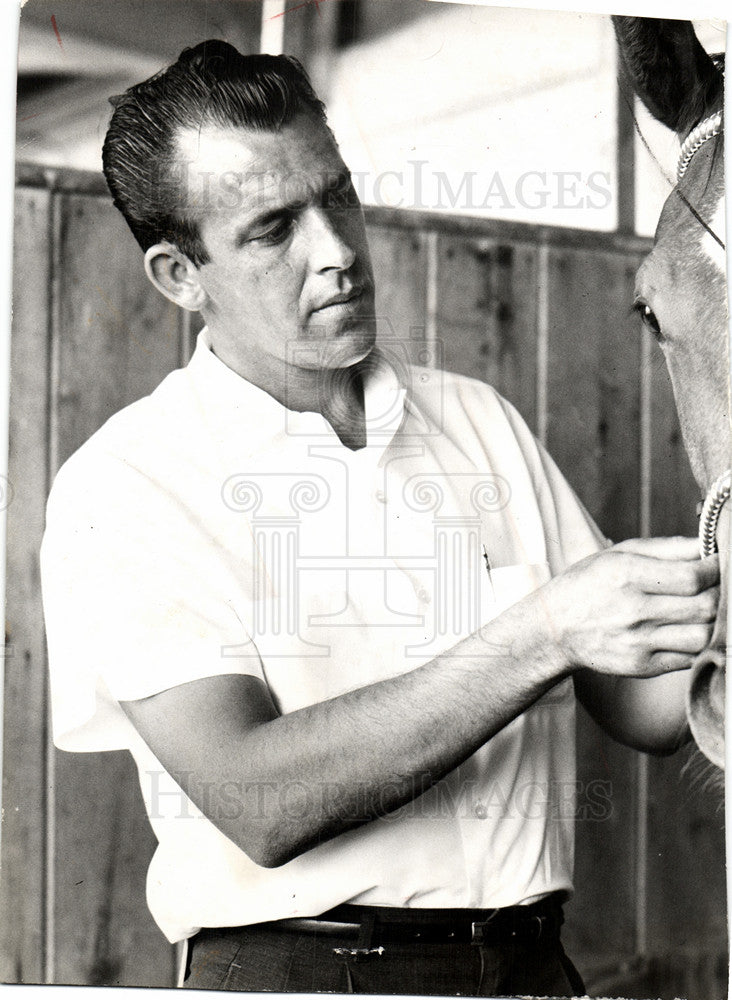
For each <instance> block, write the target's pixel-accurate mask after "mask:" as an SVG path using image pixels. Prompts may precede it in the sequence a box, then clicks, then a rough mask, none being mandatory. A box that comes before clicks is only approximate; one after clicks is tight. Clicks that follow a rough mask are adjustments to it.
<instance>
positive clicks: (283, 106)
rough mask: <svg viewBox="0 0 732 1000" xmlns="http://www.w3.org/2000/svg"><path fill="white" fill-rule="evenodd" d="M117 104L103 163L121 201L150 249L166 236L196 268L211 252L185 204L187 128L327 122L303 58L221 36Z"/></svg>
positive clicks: (114, 100) (189, 52) (114, 194)
mask: <svg viewBox="0 0 732 1000" xmlns="http://www.w3.org/2000/svg"><path fill="white" fill-rule="evenodd" d="M110 103H111V104H112V105H113V107H114V113H113V114H112V119H111V122H110V125H109V129H108V131H107V135H106V138H105V140H104V148H103V150H102V164H103V167H104V176H105V177H106V179H107V184H108V186H109V190H110V191H111V192H112V198H113V200H114V204H115V205H116V207H117V208H118V209H119V210H120V212H121V213H122V215H123V216H124V217H125V219H126V221H127V224H128V225H129V227H130V229H131V230H132V233H133V235H134V237H135V239H136V240H137V242H138V243H139V244H140V246H141V247H142V249H143V251H145V250H147V249H148V248H149V247H151V246H153V245H154V244H155V243H159V242H160V241H161V240H167V241H168V242H170V243H172V244H173V245H174V246H177V247H178V249H179V250H180V251H181V252H182V253H184V254H185V255H186V256H187V257H188V258H189V260H190V261H192V263H193V264H195V265H196V266H197V267H199V266H200V265H201V264H205V263H207V261H208V260H209V257H208V253H207V251H206V247H205V245H204V243H203V240H202V239H201V235H200V232H199V228H198V223H197V220H196V219H195V217H193V215H192V213H190V212H188V211H187V206H186V202H185V198H186V185H185V184H184V183H183V182H182V176H181V175H182V174H183V172H184V171H185V164H183V163H181V162H179V157H178V152H177V150H176V140H177V137H178V135H179V134H180V132H181V130H183V129H186V128H195V129H200V128H201V127H202V126H203V125H219V126H221V127H224V128H226V127H231V126H234V127H241V128H247V129H254V130H256V131H277V130H278V129H280V128H282V126H283V125H286V124H287V123H288V122H289V121H291V120H292V119H293V118H294V117H295V115H296V114H298V112H302V111H305V112H307V111H309V112H311V113H313V114H314V115H315V116H317V118H318V119H320V120H321V121H322V122H323V123H324V124H326V125H327V122H326V116H325V107H324V106H323V103H322V102H321V101H320V100H318V98H317V96H316V94H315V92H314V90H313V88H312V86H311V84H310V81H309V79H308V77H307V74H306V73H305V70H304V69H303V68H302V66H301V65H300V63H299V62H298V61H297V59H294V58H293V57H292V56H270V55H246V56H245V55H242V54H241V53H240V52H237V50H236V49H235V48H234V47H233V45H229V44H228V42H222V41H218V40H217V39H210V40H209V41H206V42H201V43H200V44H199V45H196V46H195V47H194V48H190V49H184V50H183V52H181V54H180V56H179V57H178V60H177V62H175V63H174V64H173V65H172V66H169V67H168V68H167V69H165V70H162V71H161V72H159V73H156V74H155V75H154V76H151V77H150V79H149V80H145V81H143V82H142V83H138V84H136V85H135V86H134V87H130V88H129V90H126V91H125V92H124V94H121V95H120V96H118V97H112V98H110Z"/></svg>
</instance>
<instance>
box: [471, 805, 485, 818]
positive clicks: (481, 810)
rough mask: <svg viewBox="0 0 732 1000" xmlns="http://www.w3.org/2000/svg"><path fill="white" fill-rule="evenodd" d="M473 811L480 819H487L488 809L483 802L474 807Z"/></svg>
mask: <svg viewBox="0 0 732 1000" xmlns="http://www.w3.org/2000/svg"><path fill="white" fill-rule="evenodd" d="M473 812H474V813H475V815H476V816H477V817H478V819H487V817H488V810H487V809H486V807H485V806H484V805H483V803H482V802H479V803H478V805H477V806H476V807H475V809H473Z"/></svg>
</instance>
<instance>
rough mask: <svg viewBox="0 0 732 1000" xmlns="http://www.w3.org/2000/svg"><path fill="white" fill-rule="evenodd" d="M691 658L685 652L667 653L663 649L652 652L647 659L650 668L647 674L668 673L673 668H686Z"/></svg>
mask: <svg viewBox="0 0 732 1000" xmlns="http://www.w3.org/2000/svg"><path fill="white" fill-rule="evenodd" d="M693 659H694V658H693V656H689V655H688V654H687V653H669V652H666V651H665V650H663V651H659V652H657V653H653V655H652V656H651V657H650V660H649V664H650V668H651V669H650V670H649V671H648V676H649V677H650V676H653V675H654V674H655V675H658V674H668V673H671V671H673V670H688V669H689V667H690V666H691V664H692V662H693Z"/></svg>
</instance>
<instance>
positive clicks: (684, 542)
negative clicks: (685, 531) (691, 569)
mask: <svg viewBox="0 0 732 1000" xmlns="http://www.w3.org/2000/svg"><path fill="white" fill-rule="evenodd" d="M614 548H615V549H616V550H619V551H621V552H635V553H637V554H638V555H639V556H651V557H652V558H653V559H698V558H699V539H698V538H685V537H684V536H683V535H674V536H672V537H670V538H628V539H627V540H626V541H624V542H619V543H618V544H617V545H615V546H614Z"/></svg>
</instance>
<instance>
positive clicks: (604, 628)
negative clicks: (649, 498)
mask: <svg viewBox="0 0 732 1000" xmlns="http://www.w3.org/2000/svg"><path fill="white" fill-rule="evenodd" d="M718 584H719V559H718V557H717V556H714V557H711V558H709V559H704V560H700V559H699V558H698V542H697V541H696V539H691V538H650V539H634V540H632V541H627V542H622V543H621V544H619V545H615V546H614V547H613V548H610V549H606V550H605V551H604V552H600V553H597V554H595V555H592V556H589V557H588V558H587V559H584V560H582V562H579V563H576V564H575V565H574V566H571V567H570V568H569V569H568V570H566V571H565V572H564V573H562V574H560V575H559V576H557V577H555V578H554V579H553V580H552V581H550V582H549V583H548V584H546V585H545V586H544V587H542V588H541V590H540V591H537V592H536V594H535V595H534V596H535V598H536V599H537V600H538V601H539V602H540V607H541V609H542V611H543V614H544V617H545V622H546V628H547V631H548V634H549V635H550V636H551V638H552V640H553V645H554V647H555V652H556V655H557V656H558V658H559V659H560V660H561V661H563V662H564V663H566V664H568V665H569V666H570V667H572V668H578V667H589V668H590V669H591V670H594V671H597V672H599V673H603V674H613V675H623V676H634V677H654V676H657V675H658V674H663V673H667V672H669V671H673V670H682V669H685V668H686V667H689V666H690V665H691V662H692V660H693V659H694V657H695V656H696V655H697V654H698V653H699V652H701V650H703V649H704V648H705V647H706V646H707V645H708V643H709V639H710V637H711V633H712V627H713V624H714V619H715V617H716V612H717V604H718V601H719V586H718Z"/></svg>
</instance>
